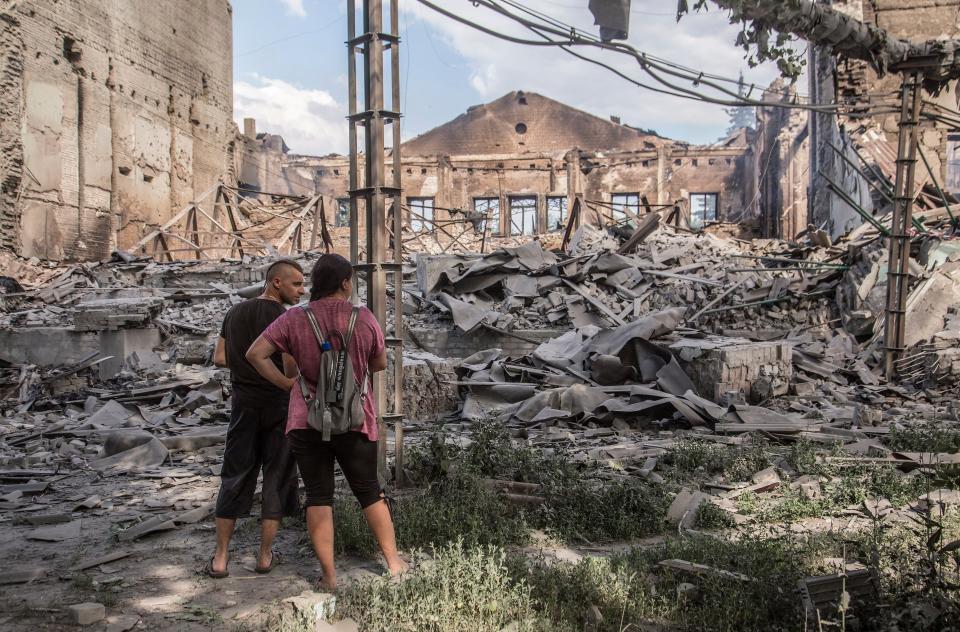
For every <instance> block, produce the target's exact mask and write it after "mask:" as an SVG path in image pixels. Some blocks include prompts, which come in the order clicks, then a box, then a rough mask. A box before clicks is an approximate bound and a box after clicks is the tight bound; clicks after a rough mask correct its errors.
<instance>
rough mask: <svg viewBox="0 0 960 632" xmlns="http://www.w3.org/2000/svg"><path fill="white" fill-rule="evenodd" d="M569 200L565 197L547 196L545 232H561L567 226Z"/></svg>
mask: <svg viewBox="0 0 960 632" xmlns="http://www.w3.org/2000/svg"><path fill="white" fill-rule="evenodd" d="M569 202H570V200H569V199H568V198H567V196H566V195H548V196H547V231H546V232H548V233H549V232H552V231H555V230H563V229H564V228H565V227H566V225H567V217H568V214H567V213H568V211H569Z"/></svg>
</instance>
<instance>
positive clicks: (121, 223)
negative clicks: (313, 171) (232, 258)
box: [0, 0, 236, 260]
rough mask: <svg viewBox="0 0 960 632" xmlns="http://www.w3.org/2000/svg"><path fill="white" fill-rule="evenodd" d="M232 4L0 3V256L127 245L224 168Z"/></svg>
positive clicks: (229, 137)
mask: <svg viewBox="0 0 960 632" xmlns="http://www.w3.org/2000/svg"><path fill="white" fill-rule="evenodd" d="M231 13H232V9H231V5H230V2H229V0H196V1H194V2H178V3H176V8H175V9H174V7H173V6H172V5H171V3H169V2H151V1H149V0H125V1H124V2H113V1H110V0H60V1H40V0H36V1H31V0H27V1H21V2H11V1H4V2H3V3H2V4H0V64H2V67H0V77H2V90H0V156H2V160H0V185H2V190H0V246H3V247H6V248H10V249H13V250H15V251H17V252H19V253H20V254H22V255H24V256H27V257H30V256H36V257H40V258H47V259H78V260H90V259H99V258H102V257H104V256H106V255H108V254H109V253H110V251H111V250H112V249H114V248H116V247H120V248H123V247H129V246H130V245H131V244H133V243H135V242H136V241H137V240H138V239H139V238H140V237H141V236H142V235H143V234H144V233H145V232H146V230H147V227H148V226H156V225H158V224H162V223H163V221H164V220H166V219H168V218H169V217H170V216H171V214H172V213H173V212H176V209H178V208H180V207H182V206H184V205H185V204H187V203H188V202H189V201H191V200H193V199H195V198H196V197H199V196H200V195H202V194H203V192H204V191H206V190H208V189H209V188H210V187H211V186H213V185H214V184H215V183H216V182H217V181H218V180H219V179H221V178H222V177H229V174H230V171H231V170H232V165H233V159H232V157H231V155H232V147H233V143H234V141H235V137H236V132H235V126H234V124H233V121H232V117H233V79H232V74H233V69H232V16H231Z"/></svg>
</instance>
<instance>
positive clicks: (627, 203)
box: [610, 193, 643, 224]
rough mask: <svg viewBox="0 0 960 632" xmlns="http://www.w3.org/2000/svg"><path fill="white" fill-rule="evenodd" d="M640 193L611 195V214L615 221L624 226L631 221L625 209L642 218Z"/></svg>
mask: <svg viewBox="0 0 960 632" xmlns="http://www.w3.org/2000/svg"><path fill="white" fill-rule="evenodd" d="M642 208H643V207H642V206H641V203H640V194H639V193H611V194H610V214H611V216H612V217H613V221H614V222H616V223H618V224H622V223H624V222H629V221H630V220H631V218H630V216H629V215H627V212H626V211H625V210H624V209H629V210H630V211H631V212H632V213H633V214H634V215H636V216H637V217H640V215H642V211H641V209H642Z"/></svg>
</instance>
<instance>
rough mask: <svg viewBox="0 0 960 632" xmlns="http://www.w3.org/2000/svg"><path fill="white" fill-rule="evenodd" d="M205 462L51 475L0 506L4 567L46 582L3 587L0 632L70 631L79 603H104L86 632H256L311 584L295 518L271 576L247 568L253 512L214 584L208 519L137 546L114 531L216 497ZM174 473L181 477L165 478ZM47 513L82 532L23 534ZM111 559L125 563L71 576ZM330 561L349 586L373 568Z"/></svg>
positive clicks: (311, 565)
mask: <svg viewBox="0 0 960 632" xmlns="http://www.w3.org/2000/svg"><path fill="white" fill-rule="evenodd" d="M187 458H190V457H187ZM201 458H202V459H203V460H204V461H205V462H204V463H203V464H197V463H194V464H192V465H193V467H190V468H189V469H188V468H183V467H179V468H173V469H172V470H171V469H170V468H166V469H167V471H166V472H164V474H166V475H165V476H162V477H159V478H145V477H144V476H143V475H137V474H130V475H125V474H120V475H114V476H109V477H106V478H103V477H101V476H100V475H99V474H97V473H96V472H90V471H76V472H75V473H72V474H69V475H66V476H64V477H62V478H60V479H59V480H56V478H57V477H54V480H55V481H56V482H54V483H52V484H51V485H50V487H49V489H48V490H47V492H46V493H44V494H42V495H38V496H36V497H34V498H32V499H31V502H30V504H29V505H27V506H25V507H22V508H20V509H18V510H13V511H4V512H3V514H2V519H0V520H2V522H3V523H5V524H4V526H3V533H4V534H5V537H4V538H2V540H0V555H2V556H3V558H4V559H5V560H7V563H6V564H4V566H5V567H6V568H5V570H7V571H14V570H25V569H30V568H42V569H45V570H46V571H47V575H46V577H45V578H43V579H40V580H37V581H35V582H33V583H28V584H17V585H7V586H4V587H3V589H2V591H0V593H2V598H0V629H4V630H11V631H15V630H36V629H38V627H42V629H45V630H61V629H63V630H68V629H77V628H76V626H74V625H71V624H70V621H69V618H68V616H67V615H66V614H65V613H64V611H63V609H64V608H65V607H66V606H69V605H71V604H77V603H83V602H98V603H102V604H104V605H105V606H107V615H108V617H107V619H106V620H105V621H103V622H100V623H98V624H93V625H90V626H88V627H87V628H86V629H90V630H106V629H109V630H118V631H119V630H128V629H138V630H139V629H146V630H185V631H186V630H209V629H218V630H219V629H251V630H253V629H262V627H263V625H264V623H265V621H266V617H267V616H268V615H269V612H270V610H271V608H274V607H276V606H277V604H278V602H279V601H280V600H282V599H283V598H285V597H291V596H294V595H298V594H300V593H301V592H302V591H304V590H308V589H310V588H311V587H312V585H313V581H314V580H315V578H316V577H318V575H319V565H318V564H317V563H316V558H315V557H314V555H313V552H312V549H311V548H310V546H309V540H308V539H307V537H306V532H305V530H304V529H303V527H302V521H301V520H297V519H293V520H289V521H288V522H287V523H285V524H284V527H283V528H282V529H281V531H280V534H279V535H278V538H277V542H276V545H275V548H276V550H277V551H279V552H280V554H281V556H282V558H283V561H282V564H281V565H280V566H278V567H277V568H275V569H274V571H273V572H272V573H270V574H269V575H258V574H256V573H254V572H253V567H254V564H255V554H256V550H257V547H258V545H259V525H258V522H257V519H256V517H251V518H247V519H243V520H241V521H240V522H239V523H238V527H237V533H236V535H235V537H234V540H233V543H232V550H231V562H230V577H228V578H226V579H220V580H213V579H210V578H208V577H205V576H203V575H201V574H199V573H198V572H197V570H198V569H200V568H201V567H202V566H203V565H204V562H205V561H206V560H207V559H208V558H209V557H210V555H211V554H212V552H213V545H214V525H213V518H212V516H208V517H207V518H205V519H203V520H202V521H200V522H198V523H196V524H186V525H183V526H181V527H179V528H176V529H173V530H170V531H163V532H158V533H153V534H149V535H146V536H144V537H142V538H139V539H137V540H134V541H119V540H118V534H119V533H120V532H121V531H122V528H123V527H125V526H127V525H128V524H131V523H132V521H134V520H136V519H138V518H139V517H141V516H149V515H151V514H156V513H158V512H159V513H161V514H162V513H167V512H171V513H174V514H176V513H178V512H177V510H178V509H192V508H194V507H196V506H201V507H203V506H206V505H207V504H208V503H211V502H212V501H213V500H215V498H216V494H217V488H218V485H219V477H217V476H215V475H214V474H213V473H212V471H211V468H210V466H209V465H208V464H207V462H210V463H215V462H217V461H218V460H219V457H217V456H216V455H215V454H210V455H208V456H206V457H201ZM171 471H172V472H173V473H174V474H181V475H182V476H179V477H174V476H170V475H169V474H170V473H171ZM204 471H205V473H204ZM158 476H160V475H158ZM92 496H98V497H99V499H100V504H99V506H98V507H95V508H92V509H85V508H80V510H79V511H74V512H72V514H71V510H73V509H74V508H75V507H76V506H77V504H78V502H81V501H83V500H85V499H87V498H90V497H92ZM150 505H153V507H151V506H150ZM171 510H172V511H171ZM254 511H255V512H256V509H255V510H254ZM54 514H71V518H72V519H73V520H79V521H80V523H81V525H80V534H79V537H76V538H70V539H66V540H63V541H60V542H46V541H37V540H32V539H29V538H30V536H31V535H32V534H35V533H36V530H37V529H42V528H46V526H47V525H44V526H42V527H37V526H33V525H31V524H30V523H28V522H27V518H28V517H34V519H36V517H37V516H49V515H54ZM50 526H56V525H50ZM114 553H116V554H118V555H119V554H121V553H122V554H125V556H124V557H122V558H120V559H116V560H115V561H111V562H107V563H104V564H100V565H96V566H93V567H92V568H89V569H86V570H78V571H71V570H70V569H71V568H72V567H74V566H75V565H77V564H78V563H82V562H84V561H86V560H96V559H97V558H100V557H103V556H107V555H109V554H114ZM338 565H339V566H340V572H341V577H342V578H343V579H344V580H347V581H349V580H350V579H356V578H358V577H363V576H373V575H374V574H377V573H379V572H381V568H380V567H379V565H378V564H377V562H375V561H372V560H361V559H356V558H346V557H341V558H339V559H338Z"/></svg>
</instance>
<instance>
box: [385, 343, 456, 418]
mask: <svg viewBox="0 0 960 632" xmlns="http://www.w3.org/2000/svg"><path fill="white" fill-rule="evenodd" d="M392 362H393V360H392V358H391V361H390V366H389V367H388V369H387V371H385V375H386V391H387V405H388V406H389V409H390V410H392V409H394V408H395V407H394V397H395V395H394V393H395V391H394V387H393V371H392V370H391V369H392ZM456 379H457V374H456V372H455V371H454V366H453V363H452V362H451V361H450V360H447V359H444V358H438V357H437V356H435V355H433V354H432V353H428V352H426V351H413V350H410V351H407V352H405V353H404V354H403V384H401V388H400V392H401V393H402V397H403V402H402V403H403V409H402V412H403V414H404V416H405V417H406V418H407V419H415V420H418V421H423V420H428V419H436V418H438V417H441V416H443V415H446V414H447V413H450V412H452V411H454V410H456V409H457V408H458V407H459V406H460V393H459V390H458V388H457V386H456V385H454V384H450V383H449V382H451V381H456Z"/></svg>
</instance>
